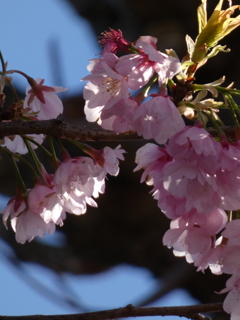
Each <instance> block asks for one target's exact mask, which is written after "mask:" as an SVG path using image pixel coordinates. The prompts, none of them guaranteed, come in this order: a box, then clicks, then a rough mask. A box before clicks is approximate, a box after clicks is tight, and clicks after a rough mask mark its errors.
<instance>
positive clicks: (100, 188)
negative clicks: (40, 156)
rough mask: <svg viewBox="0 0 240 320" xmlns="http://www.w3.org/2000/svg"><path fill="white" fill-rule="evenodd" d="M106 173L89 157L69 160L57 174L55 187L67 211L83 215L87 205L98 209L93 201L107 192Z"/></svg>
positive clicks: (62, 164)
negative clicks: (100, 194)
mask: <svg viewBox="0 0 240 320" xmlns="http://www.w3.org/2000/svg"><path fill="white" fill-rule="evenodd" d="M105 176H106V171H105V170H103V169H102V168H101V167H100V166H96V165H95V164H94V161H93V160H92V159H91V158H89V157H78V158H73V159H67V160H66V161H65V162H63V163H61V165H60V166H59V167H58V169H57V170H56V172H55V176H54V185H55V186H56V192H57V195H58V196H59V198H60V199H61V200H60V204H61V206H62V207H63V208H64V210H65V211H67V212H69V213H73V214H77V215H79V214H83V213H85V212H86V210H87V206H86V204H88V205H90V206H92V207H97V204H96V202H95V201H94V200H93V199H92V196H93V197H94V198H97V197H98V196H99V193H104V190H105Z"/></svg>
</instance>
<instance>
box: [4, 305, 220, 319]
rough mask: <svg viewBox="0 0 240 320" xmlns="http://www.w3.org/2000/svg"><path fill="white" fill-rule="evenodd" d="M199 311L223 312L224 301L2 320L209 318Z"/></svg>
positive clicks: (130, 307) (15, 317) (127, 307)
mask: <svg viewBox="0 0 240 320" xmlns="http://www.w3.org/2000/svg"><path fill="white" fill-rule="evenodd" d="M199 312H204V313H205V312H223V308H222V303H210V304H203V305H200V304H199V305H192V306H183V307H182V306H181V307H148V308H138V307H134V306H133V305H131V304H129V305H127V306H126V307H123V308H118V309H111V310H104V311H96V312H88V313H79V314H64V315H31V316H0V320H30V319H31V320H107V319H119V318H128V317H146V316H179V317H186V318H188V319H193V320H198V319H202V320H204V319H209V318H208V317H204V316H202V315H200V314H199Z"/></svg>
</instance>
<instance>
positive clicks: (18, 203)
mask: <svg viewBox="0 0 240 320" xmlns="http://www.w3.org/2000/svg"><path fill="white" fill-rule="evenodd" d="M1 214H3V222H4V224H5V226H6V227H7V220H8V218H9V217H10V219H11V225H12V228H13V230H14V232H15V233H16V235H15V237H16V241H17V242H19V243H22V244H23V243H25V242H26V241H28V242H30V241H32V240H33V239H34V237H36V236H39V237H41V238H42V237H44V236H45V235H46V233H49V234H53V233H54V231H55V224H54V223H53V222H52V221H50V222H48V223H46V222H45V221H44V220H43V218H42V217H41V216H40V215H39V214H35V213H33V212H32V211H31V210H30V209H29V208H28V206H27V204H26V202H25V200H24V199H20V198H17V197H16V198H12V199H11V200H9V202H8V204H7V206H6V207H5V208H4V209H3V210H2V211H1Z"/></svg>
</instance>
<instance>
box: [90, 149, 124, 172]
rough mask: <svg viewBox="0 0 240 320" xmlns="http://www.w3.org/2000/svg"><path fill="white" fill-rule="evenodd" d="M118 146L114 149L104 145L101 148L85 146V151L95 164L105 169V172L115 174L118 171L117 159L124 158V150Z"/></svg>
mask: <svg viewBox="0 0 240 320" xmlns="http://www.w3.org/2000/svg"><path fill="white" fill-rule="evenodd" d="M120 147H121V146H120V145H119V146H117V148H115V149H112V148H110V147H104V148H103V149H102V150H97V149H94V148H92V147H90V146H87V147H86V150H85V152H86V153H88V154H89V155H90V156H91V157H92V158H93V159H94V161H95V164H97V165H99V166H100V167H101V168H102V169H104V170H105V172H106V173H105V174H107V173H108V174H110V175H111V176H117V175H118V173H119V160H124V156H123V153H125V152H126V151H125V150H123V149H120Z"/></svg>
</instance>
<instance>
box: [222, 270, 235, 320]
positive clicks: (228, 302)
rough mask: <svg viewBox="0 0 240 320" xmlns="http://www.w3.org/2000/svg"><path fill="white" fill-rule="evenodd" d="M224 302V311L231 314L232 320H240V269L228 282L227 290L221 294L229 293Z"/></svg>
mask: <svg viewBox="0 0 240 320" xmlns="http://www.w3.org/2000/svg"><path fill="white" fill-rule="evenodd" d="M228 291H229V293H228V295H227V297H226V298H225V300H224V302H223V309H224V310H225V311H226V312H227V313H230V314H231V320H238V319H239V316H240V304H239V300H240V269H238V270H236V272H235V273H234V274H233V275H232V276H231V278H229V279H228V280H227V282H226V288H225V289H223V290H221V291H220V293H225V292H228Z"/></svg>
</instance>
